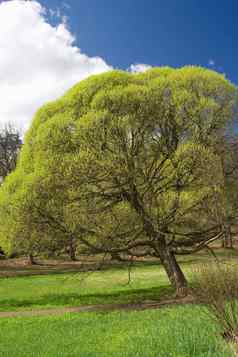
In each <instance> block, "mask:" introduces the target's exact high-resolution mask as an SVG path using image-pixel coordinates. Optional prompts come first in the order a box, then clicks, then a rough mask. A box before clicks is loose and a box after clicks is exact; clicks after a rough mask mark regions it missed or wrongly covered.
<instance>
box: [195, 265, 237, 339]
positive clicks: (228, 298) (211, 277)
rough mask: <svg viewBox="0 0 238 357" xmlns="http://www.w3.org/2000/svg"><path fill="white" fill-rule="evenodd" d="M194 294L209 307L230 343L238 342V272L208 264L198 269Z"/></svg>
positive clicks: (233, 269)
mask: <svg viewBox="0 0 238 357" xmlns="http://www.w3.org/2000/svg"><path fill="white" fill-rule="evenodd" d="M195 273H196V274H195V279H194V280H195V288H194V289H193V290H194V291H193V292H194V294H195V296H196V298H197V299H198V301H199V302H200V303H204V304H206V305H207V306H208V309H209V311H210V312H211V313H212V316H213V317H215V319H216V321H217V322H218V323H219V325H220V326H221V328H222V330H223V337H224V338H225V339H226V340H227V341H229V342H236V343H237V342H238V301H237V299H238V270H237V267H234V266H230V265H224V264H223V265H221V264H219V263H217V264H207V265H202V266H199V267H198V268H196V271H195Z"/></svg>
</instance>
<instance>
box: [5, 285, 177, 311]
mask: <svg viewBox="0 0 238 357" xmlns="http://www.w3.org/2000/svg"><path fill="white" fill-rule="evenodd" d="M172 294H173V289H172V288H171V287H170V286H162V287H161V286H160V287H153V288H149V289H131V290H129V291H125V290H124V291H123V290H121V291H117V292H115V293H109V294H103V293H97V294H96V293H95V294H85V295H80V294H77V293H69V294H46V295H43V296H38V297H36V298H31V299H29V300H28V299H25V300H16V299H9V300H7V299H6V300H0V310H1V311H5V310H15V309H19V308H26V309H29V308H31V307H36V306H37V307H39V308H44V307H50V306H51V307H57V306H61V307H63V306H72V307H73V306H80V305H93V304H120V303H125V304H126V303H141V302H144V301H156V302H158V301H162V300H163V299H165V298H168V297H169V296H171V295H172Z"/></svg>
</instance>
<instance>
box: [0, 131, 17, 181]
mask: <svg viewBox="0 0 238 357" xmlns="http://www.w3.org/2000/svg"><path fill="white" fill-rule="evenodd" d="M21 146H22V139H21V136H20V132H19V131H18V130H17V129H16V128H14V126H13V125H11V124H7V125H5V127H3V129H2V130H1V131H0V180H1V182H2V181H3V180H4V179H5V177H6V176H7V175H9V174H10V173H11V172H12V171H13V170H14V169H15V167H16V163H17V157H18V154H19V151H20V149H21Z"/></svg>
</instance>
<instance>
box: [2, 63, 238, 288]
mask: <svg viewBox="0 0 238 357" xmlns="http://www.w3.org/2000/svg"><path fill="white" fill-rule="evenodd" d="M236 101H237V93H236V89H235V87H234V86H233V85H232V84H231V83H229V82H228V81H227V80H226V79H225V78H224V77H223V76H222V75H220V74H217V73H215V72H212V71H209V70H206V69H202V68H196V67H185V68H182V69H172V68H155V69H152V70H149V71H147V72H145V73H143V74H130V73H127V72H122V71H112V72H109V73H106V74H102V75H98V76H93V77H91V78H89V79H87V80H85V81H83V82H81V83H80V84H78V85H76V86H75V87H73V88H72V89H71V90H70V91H69V92H68V93H67V94H66V95H65V96H63V97H62V98H61V99H59V100H58V101H56V102H53V103H50V104H47V105H45V106H44V107H43V108H41V109H40V110H39V111H38V113H37V114H36V116H35V118H34V120H33V123H32V126H31V128H30V130H29V132H28V133H27V136H26V138H25V144H24V147H23V149H22V153H21V157H20V161H19V163H18V167H17V169H16V171H15V172H14V173H13V174H12V175H10V177H9V178H8V179H7V181H6V183H4V185H3V187H2V188H1V192H0V202H1V203H0V206H1V207H0V210H1V225H0V230H1V237H2V238H1V239H2V241H3V239H5V242H6V244H5V246H8V247H9V249H12V247H13V246H15V247H16V246H19V247H20V246H21V247H22V249H23V250H25V251H26V250H27V251H28V252H29V253H32V252H34V251H41V250H44V249H45V250H46V249H53V250H54V249H59V248H61V247H63V246H65V245H68V246H69V247H70V249H72V250H74V249H75V247H76V246H77V245H80V246H85V247H87V249H88V250H89V251H91V252H93V253H103V252H106V253H107V252H108V253H120V252H127V253H128V254H132V255H139V254H143V255H151V256H155V257H158V258H159V260H160V262H161V264H162V265H163V266H164V268H165V271H166V273H167V275H168V278H169V280H170V282H171V284H172V285H173V286H174V287H175V288H176V289H177V292H181V291H183V290H184V289H185V288H186V285H187V282H186V279H185V277H184V274H183V272H182V271H181V269H180V267H179V265H178V263H177V261H176V254H181V253H186V252H190V251H191V250H192V249H193V248H195V249H198V248H199V247H201V246H202V245H203V244H205V243H206V242H207V241H209V240H211V239H214V238H215V237H217V234H218V233H219V227H217V226H214V224H212V223H211V222H209V219H208V217H207V215H206V210H203V209H202V207H203V206H204V205H205V204H207V205H208V204H211V203H212V202H213V199H214V195H216V197H217V196H218V195H220V194H222V190H223V176H222V170H221V160H220V157H219V155H218V154H217V153H216V152H215V149H214V148H215V147H216V146H217V142H218V140H219V138H220V137H221V136H222V135H223V133H224V131H225V130H226V128H227V126H228V125H229V124H231V123H232V120H233V118H234V113H235V111H234V109H235V106H236Z"/></svg>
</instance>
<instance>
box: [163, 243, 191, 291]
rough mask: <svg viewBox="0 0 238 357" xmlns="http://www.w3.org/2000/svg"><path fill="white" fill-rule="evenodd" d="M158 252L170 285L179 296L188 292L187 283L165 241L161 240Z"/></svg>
mask: <svg viewBox="0 0 238 357" xmlns="http://www.w3.org/2000/svg"><path fill="white" fill-rule="evenodd" d="M157 249H158V253H159V257H160V260H161V264H162V265H163V267H164V269H165V271H166V273H167V275H168V278H169V280H170V282H171V284H172V286H173V287H174V288H175V289H176V294H177V296H179V297H182V296H185V295H186V294H187V292H188V283H187V280H186V278H185V275H184V274H183V272H182V270H181V268H180V266H179V264H178V263H177V260H176V257H175V255H174V253H173V252H172V251H171V250H170V249H169V248H168V247H167V245H166V242H165V241H164V240H162V242H160V243H159V246H158V248H157Z"/></svg>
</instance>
